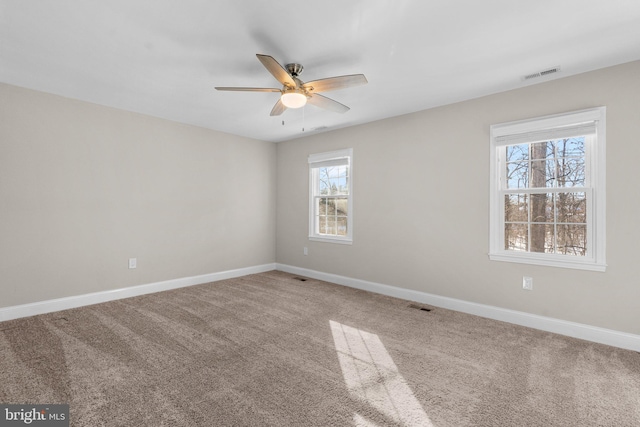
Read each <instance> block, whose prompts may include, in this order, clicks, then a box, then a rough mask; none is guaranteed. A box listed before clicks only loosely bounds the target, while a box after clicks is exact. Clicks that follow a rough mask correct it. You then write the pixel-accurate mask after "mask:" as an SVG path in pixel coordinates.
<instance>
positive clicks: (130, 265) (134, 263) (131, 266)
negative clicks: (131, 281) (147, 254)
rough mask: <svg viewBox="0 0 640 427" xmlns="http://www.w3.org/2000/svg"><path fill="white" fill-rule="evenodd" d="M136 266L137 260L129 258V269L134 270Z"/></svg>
mask: <svg viewBox="0 0 640 427" xmlns="http://www.w3.org/2000/svg"><path fill="white" fill-rule="evenodd" d="M137 266H138V258H129V268H136V267H137Z"/></svg>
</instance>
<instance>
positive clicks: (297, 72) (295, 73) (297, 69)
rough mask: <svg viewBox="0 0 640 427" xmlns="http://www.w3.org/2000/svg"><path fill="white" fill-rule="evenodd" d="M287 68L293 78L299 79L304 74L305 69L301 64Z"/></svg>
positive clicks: (289, 65)
mask: <svg viewBox="0 0 640 427" xmlns="http://www.w3.org/2000/svg"><path fill="white" fill-rule="evenodd" d="M285 67H286V69H287V71H288V72H289V74H291V75H292V76H293V77H297V76H299V75H300V74H302V70H303V69H304V67H303V66H302V65H300V64H287V65H285Z"/></svg>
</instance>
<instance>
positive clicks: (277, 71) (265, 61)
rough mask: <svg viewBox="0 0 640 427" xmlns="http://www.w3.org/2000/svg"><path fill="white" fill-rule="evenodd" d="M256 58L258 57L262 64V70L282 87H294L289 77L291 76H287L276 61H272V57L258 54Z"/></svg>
mask: <svg viewBox="0 0 640 427" xmlns="http://www.w3.org/2000/svg"><path fill="white" fill-rule="evenodd" d="M256 56H257V57H258V59H259V60H260V62H262V65H264V68H266V69H267V71H269V72H270V73H271V74H272V75H273V77H275V78H276V80H277V81H279V82H280V83H282V84H283V85H284V86H288V87H296V82H295V81H293V77H291V74H289V73H288V72H287V70H285V68H284V67H283V66H282V65H280V63H279V62H278V61H276V60H275V59H273V57H272V56H269V55H260V54H259V53H258V54H256Z"/></svg>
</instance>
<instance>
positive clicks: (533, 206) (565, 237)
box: [490, 107, 606, 271]
mask: <svg viewBox="0 0 640 427" xmlns="http://www.w3.org/2000/svg"><path fill="white" fill-rule="evenodd" d="M604 131H605V108H604V107H601V108H596V109H591V110H584V111H578V112H574V113H568V114H561V115H556V116H548V117H542V118H539V119H533V120H526V121H521V122H512V123H505V124H501V125H494V126H492V127H491V167H492V169H491V181H492V182H491V207H490V215H491V227H490V228H491V230H490V232H491V242H490V258H491V259H492V260H499V261H512V262H522V263H529V264H541V265H551V266H556V267H568V268H580V269H588V270H598V271H604V269H605V267H606V264H605V258H604V250H605V245H604V243H605V241H604V239H605V234H604V226H605V218H604V216H605V205H604V203H605V185H604V184H605V181H604V172H605V171H604V167H605V135H604Z"/></svg>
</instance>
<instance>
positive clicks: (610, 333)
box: [276, 264, 640, 351]
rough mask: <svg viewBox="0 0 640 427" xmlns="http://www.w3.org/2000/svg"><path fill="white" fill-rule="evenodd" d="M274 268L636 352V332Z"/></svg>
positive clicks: (639, 339) (282, 266)
mask: <svg viewBox="0 0 640 427" xmlns="http://www.w3.org/2000/svg"><path fill="white" fill-rule="evenodd" d="M276 266H277V267H276V268H277V270H280V271H284V272H287V273H291V274H296V275H300V276H306V277H310V278H313V279H318V280H324V281H326V282H331V283H337V284H339V285H343V286H349V287H351V288H357V289H362V290H365V291H370V292H375V293H379V294H383V295H388V296H392V297H396V298H401V299H406V300H409V301H416V302H420V303H423V304H429V305H433V306H435V307H441V308H446V309H449V310H455V311H460V312H463V313H468V314H474V315H476V316H481V317H486V318H489V319H494V320H500V321H502V322H508V323H513V324H516V325H520V326H526V327H529V328H534V329H539V330H542V331H547V332H553V333H556V334H560V335H567V336H570V337H574V338H579V339H583V340H586V341H592V342H597V343H600V344H606V345H610V346H613V347H619V348H624V349H627V350H634V351H640V335H634V334H629V333H626V332H618V331H614V330H611V329H604V328H599V327H596V326H589V325H585V324H582V323H575V322H567V321H565V320H560V319H554V318H551V317H544V316H538V315H535V314H529V313H524V312H521V311H515V310H508V309H505V308H500V307H494V306H490V305H484V304H477V303H474V302H468V301H463V300H459V299H455V298H448V297H443V296H439V295H433V294H428V293H426V292H420V291H414V290H411V289H403V288H398V287H395V286H389V285H383V284H381V283H375V282H368V281H366V280H360V279H353V278H351V277H345V276H339V275H336V274H330V273H323V272H320V271H316V270H309V269H306V268H300V267H293V266H291V265H286V264H276Z"/></svg>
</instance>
